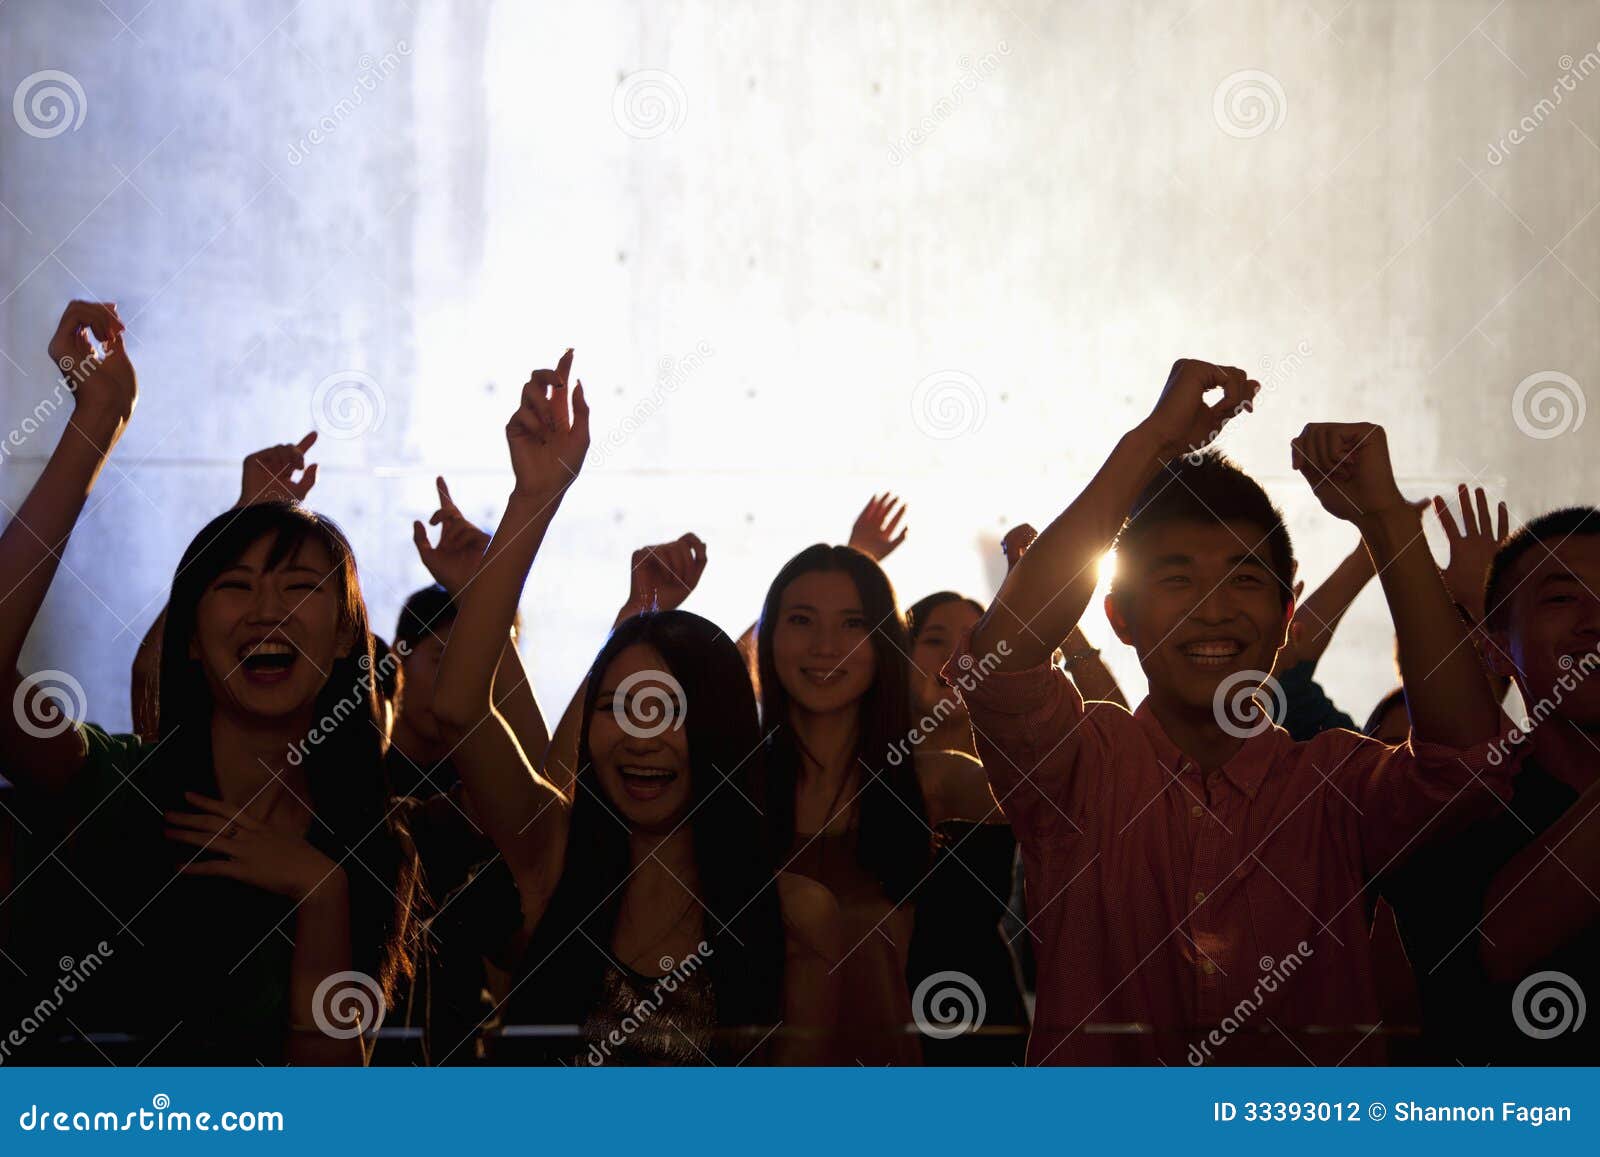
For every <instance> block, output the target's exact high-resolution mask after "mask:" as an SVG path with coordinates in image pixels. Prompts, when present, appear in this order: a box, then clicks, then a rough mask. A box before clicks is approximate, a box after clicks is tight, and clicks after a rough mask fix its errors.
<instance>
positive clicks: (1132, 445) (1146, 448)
mask: <svg viewBox="0 0 1600 1157" xmlns="http://www.w3.org/2000/svg"><path fill="white" fill-rule="evenodd" d="M1118 448H1119V449H1127V450H1129V451H1131V452H1133V453H1135V454H1137V455H1138V456H1139V457H1140V458H1141V459H1146V460H1148V461H1149V463H1150V467H1151V473H1152V474H1153V473H1154V472H1155V471H1156V470H1159V469H1160V468H1161V467H1163V466H1165V465H1166V464H1167V463H1168V462H1170V461H1172V460H1173V459H1174V458H1176V457H1178V456H1179V455H1181V454H1183V453H1184V452H1185V451H1186V450H1187V449H1188V447H1186V446H1182V445H1180V444H1179V443H1178V442H1177V441H1175V440H1174V439H1172V438H1170V437H1168V436H1167V434H1166V433H1164V432H1163V431H1162V430H1160V429H1159V428H1157V427H1156V426H1155V425H1153V424H1152V423H1151V421H1150V419H1149V418H1146V419H1145V420H1144V421H1142V422H1140V423H1139V424H1138V425H1137V426H1135V427H1134V428H1133V429H1131V430H1129V431H1128V432H1127V433H1126V434H1124V435H1123V437H1122V442H1121V443H1120V445H1119V447H1118Z"/></svg>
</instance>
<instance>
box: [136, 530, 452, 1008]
mask: <svg viewBox="0 0 1600 1157" xmlns="http://www.w3.org/2000/svg"><path fill="white" fill-rule="evenodd" d="M263 537H270V538H271V539H272V545H271V547H270V548H269V549H268V552H267V566H268V567H269V568H272V567H276V566H278V565H280V564H281V563H283V562H284V561H285V560H287V559H289V558H291V557H293V555H294V553H295V551H296V550H297V549H298V548H299V547H300V545H301V544H302V543H305V542H313V541H314V542H320V543H321V544H322V545H323V546H324V547H325V548H326V549H327V551H328V556H329V557H330V558H331V559H332V560H333V568H334V569H333V574H332V577H330V578H329V579H328V580H327V581H328V582H330V583H333V584H334V585H335V589H336V593H337V597H338V603H339V626H340V629H341V630H348V631H349V632H350V635H351V638H352V643H351V645H350V649H349V651H348V652H346V653H345V654H343V655H340V656H338V657H337V658H336V659H335V660H334V662H333V666H332V669H331V670H330V671H329V672H328V679H327V682H326V683H324V684H323V687H322V690H321V691H320V692H318V694H317V700H316V706H315V712H316V717H317V718H318V719H319V720H321V719H324V718H331V719H338V720H341V721H342V722H340V723H339V724H338V725H337V726H334V727H332V728H329V729H325V731H324V732H323V739H322V741H321V742H320V743H318V744H317V745H315V746H312V745H309V744H308V745H306V747H305V748H304V751H303V758H304V761H305V770H306V780H307V783H308V784H309V788H310V793H311V799H310V800H309V801H308V802H309V803H310V805H311V809H312V812H313V819H312V823H311V831H310V832H309V833H308V836H307V838H308V839H310V840H312V841H313V842H315V843H318V844H319V846H323V847H324V848H325V849H332V850H333V853H334V858H335V859H339V858H341V857H343V856H345V855H346V854H347V853H348V855H349V857H350V859H351V860H355V861H359V862H358V863H351V864H350V865H349V866H348V868H347V871H346V873H345V874H346V875H347V876H348V877H349V881H350V925H351V927H350V932H351V938H350V942H351V948H352V952H353V961H352V962H353V963H354V965H355V967H356V968H358V969H360V970H361V971H363V972H366V973H368V974H369V975H371V976H372V977H373V978H374V979H376V980H377V981H378V982H379V984H380V985H382V987H383V990H384V995H385V998H386V999H392V997H393V995H394V988H395V984H396V982H397V980H398V979H399V978H400V977H402V976H403V977H406V978H408V979H409V978H411V977H412V976H414V975H415V957H416V948H417V940H418V936H419V934H420V925H419V923H418V922H417V921H416V920H415V919H414V917H415V914H416V911H417V909H418V908H420V906H421V904H422V901H423V896H424V891H423V887H422V882H421V869H420V867H419V865H418V861H417V852H416V848H415V847H414V846H413V844H412V842H411V837H410V834H409V833H408V832H407V831H406V829H405V826H404V824H403V823H402V822H400V821H399V820H398V819H397V818H396V817H395V816H394V815H393V813H392V810H391V807H390V801H389V788H388V782H387V779H386V778H385V774H384V766H383V754H384V752H383V746H384V738H383V731H382V722H383V715H382V711H381V709H380V706H379V703H378V697H377V692H376V689H375V687H376V683H377V682H378V674H377V673H375V672H374V671H373V649H372V635H371V633H370V631H369V630H368V629H367V606H366V601H365V600H364V599H363V598H362V595H361V584H360V581H359V579H358V577H357V574H356V560H355V554H354V553H353V552H352V551H351V549H350V542H349V540H348V539H346V538H345V536H344V533H343V532H342V531H341V530H340V529H339V528H338V526H336V525H335V524H334V523H333V522H332V521H331V520H330V519H328V518H325V517H323V516H322V515H320V514H316V513H313V512H312V511H310V510H307V509H306V508H304V507H302V506H300V505H298V504H289V503H262V504H260V505H256V506H247V507H245V508H244V509H242V510H234V511H229V512H228V513H226V514H222V515H219V516H218V517H217V518H214V519H212V520H211V522H209V523H208V524H207V525H206V526H205V528H204V529H203V530H201V531H200V533H199V534H197V535H196V536H195V538H194V541H193V542H191V543H190V544H189V547H188V549H187V550H185V551H184V552H183V559H182V561H181V562H179V564H178V572H177V574H176V575H175V576H174V577H173V580H172V595H171V598H170V599H169V600H168V602H167V621H166V627H165V629H164V631H163V633H162V640H161V680H160V684H159V687H158V690H157V704H156V708H157V734H158V735H159V737H160V740H161V753H162V759H161V765H162V767H163V768H165V769H167V772H168V773H167V775H166V776H165V782H164V783H163V791H164V792H165V793H167V794H168V797H169V800H171V801H172V802H173V803H175V804H176V805H177V806H179V807H182V806H184V805H183V804H182V793H183V791H185V790H198V791H201V792H205V793H207V794H212V795H214V794H216V790H217V788H216V772H215V768H214V766H213V763H212V758H211V717H212V712H213V709H214V704H213V702H212V696H211V689H210V687H209V686H208V685H207V683H206V677H205V671H204V670H203V668H202V667H201V665H200V663H199V661H198V660H196V659H193V658H191V657H190V655H189V646H190V643H191V641H192V640H193V639H194V634H195V616H196V612H197V609H198V607H199V605H200V598H201V596H202V595H203V594H204V593H205V592H206V590H207V588H209V587H210V586H211V584H212V582H213V581H215V579H216V578H217V576H218V575H219V574H221V573H222V571H223V570H225V569H227V568H228V567H230V566H232V565H233V564H234V563H236V562H238V560H239V558H240V556H242V555H243V554H244V553H245V551H247V550H248V549H249V548H250V545H251V544H252V543H254V542H256V541H257V540H258V539H261V538H263Z"/></svg>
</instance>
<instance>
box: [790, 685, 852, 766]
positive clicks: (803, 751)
mask: <svg viewBox="0 0 1600 1157" xmlns="http://www.w3.org/2000/svg"><path fill="white" fill-rule="evenodd" d="M789 726H791V727H793V728H794V734H795V738H796V739H798V740H799V741H800V742H799V748H800V776H801V778H802V779H805V778H820V779H823V780H826V781H837V780H840V779H843V778H844V777H845V776H847V775H849V774H850V773H851V772H853V771H854V770H855V763H856V761H855V752H856V744H857V743H858V742H859V740H860V736H861V711H860V708H859V707H858V706H857V705H856V704H854V703H852V704H851V705H850V706H848V707H844V708H841V709H840V710H838V711H825V712H821V713H816V712H811V711H807V710H806V709H805V708H803V707H800V706H799V705H797V704H793V703H791V704H790V706H789Z"/></svg>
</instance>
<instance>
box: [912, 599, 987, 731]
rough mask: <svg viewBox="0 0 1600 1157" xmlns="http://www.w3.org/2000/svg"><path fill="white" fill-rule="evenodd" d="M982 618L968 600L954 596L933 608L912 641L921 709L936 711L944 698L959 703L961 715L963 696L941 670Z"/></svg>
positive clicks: (914, 694) (915, 698) (914, 687)
mask: <svg viewBox="0 0 1600 1157" xmlns="http://www.w3.org/2000/svg"><path fill="white" fill-rule="evenodd" d="M980 617H982V616H981V615H980V613H979V611H978V610H977V608H976V607H974V606H973V605H972V604H971V603H969V602H967V600H966V599H951V600H949V601H948V602H944V603H940V604H939V605H938V606H937V607H935V608H934V609H933V610H932V611H930V612H929V613H928V614H927V615H926V616H925V618H924V619H923V621H922V623H921V624H920V625H919V629H918V631H917V638H916V641H915V642H913V643H912V644H911V694H912V699H913V702H914V704H915V706H916V709H917V712H918V713H919V714H920V713H925V712H929V711H932V710H933V709H934V707H935V706H936V705H937V704H938V703H939V701H940V700H946V701H947V702H948V704H950V705H955V706H956V707H957V711H958V713H960V714H965V710H966V709H965V708H964V707H961V706H959V704H960V697H959V696H957V695H956V694H955V693H954V692H953V691H951V690H950V689H949V688H947V687H946V686H945V685H944V684H943V683H941V682H939V672H940V671H941V670H942V669H943V668H944V665H945V664H946V663H948V662H949V661H950V656H951V655H954V654H955V653H956V644H957V643H959V642H960V641H961V636H962V634H963V633H964V632H966V631H969V630H971V629H972V627H973V626H975V625H976V624H977V622H978V619H979V618H980Z"/></svg>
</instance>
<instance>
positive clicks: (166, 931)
mask: <svg viewBox="0 0 1600 1157" xmlns="http://www.w3.org/2000/svg"><path fill="white" fill-rule="evenodd" d="M123 328H124V327H123V324H122V322H121V321H120V319H119V318H118V317H117V312H116V307H115V306H114V305H102V304H91V303H85V302H73V303H72V304H71V305H69V306H68V307H67V310H66V312H65V313H64V314H63V315H62V318H61V323H60V326H59V327H58V329H57V331H56V335H55V337H54V338H53V339H52V341H51V343H50V354H51V357H52V359H53V360H54V361H55V362H56V363H57V364H58V365H60V366H62V367H63V368H64V369H70V370H71V381H72V382H73V390H74V410H73V413H72V416H71V419H70V421H69V422H68V425H67V429H66V431H65V432H64V434H63V435H62V439H61V442H60V444H59V445H57V447H56V448H55V451H54V452H53V453H52V454H51V456H50V459H49V461H48V462H47V463H46V465H45V467H44V470H43V472H42V474H41V475H40V477H39V479H38V480H37V482H36V483H35V484H34V486H33V489H32V490H31V491H30V493H29V494H28V497H27V499H26V500H25V501H24V502H23V504H22V507H21V508H20V510H18V512H17V514H16V517H15V518H13V519H12V521H11V523H10V525H8V526H7V528H6V530H5V532H4V535H3V536H0V591H5V592H7V593H6V594H5V595H4V598H3V602H0V682H3V683H4V686H0V694H3V695H4V697H5V699H6V701H7V702H9V703H14V704H17V705H18V710H16V711H7V712H3V713H0V752H4V755H3V765H0V772H3V774H4V775H5V776H6V777H7V778H9V779H11V780H13V781H14V782H15V783H17V784H18V785H19V786H20V787H21V788H23V789H24V790H26V791H27V792H28V793H29V795H30V797H31V799H32V801H33V802H34V803H35V804H46V803H48V804H53V805H54V807H55V808H57V809H61V810H62V811H64V812H65V814H66V817H67V823H68V826H70V827H71V828H72V838H71V845H70V849H69V851H68V853H67V856H66V859H67V871H68V873H69V874H70V876H71V877H72V879H73V880H75V881H76V882H77V884H80V885H82V890H81V891H77V892H76V897H75V898H76V900H78V901H79V902H81V904H82V909H83V914H82V919H81V920H80V921H79V922H78V924H77V926H76V927H74V928H73V935H74V936H75V937H76V938H77V939H78V940H79V943H78V944H77V951H78V953H81V951H82V947H83V944H84V943H97V942H101V941H103V942H104V943H103V946H102V950H101V952H100V955H101V956H102V957H103V958H109V959H105V960H104V966H103V967H102V968H101V969H100V971H99V972H97V974H96V977H95V982H94V984H92V985H86V986H84V989H83V991H82V999H81V1000H80V1001H79V1002H78V1006H77V1007H76V1008H75V1009H74V1014H73V1015H74V1023H76V1024H81V1025H84V1026H85V1028H86V1029H90V1030H92V1029H95V1028H99V1029H115V1030H119V1031H123V1032H131V1033H132V1034H134V1036H135V1037H136V1038H138V1040H139V1041H140V1042H142V1043H140V1044H139V1045H138V1046H137V1051H138V1053H141V1054H143V1057H144V1060H145V1061H146V1062H148V1063H156V1064H172V1063H196V1062H201V1061H209V1062H212V1063H218V1062H221V1063H236V1064H249V1063H254V1062H257V1061H259V1062H262V1063H267V1064H273V1063H283V1062H285V1061H288V1062H292V1063H296V1064H308V1063H309V1064H316V1063H335V1064H337V1063H354V1064H359V1063H361V1062H362V1060H363V1059H364V1054H363V1048H362V1041H361V1039H360V1037H359V1029H361V1028H370V1027H371V1026H372V1025H373V1023H374V1022H375V1021H376V1020H377V1018H378V1016H379V1014H380V1012H381V1008H380V1002H381V1001H382V1000H383V999H384V998H385V997H386V995H387V994H388V993H389V992H390V991H391V990H392V988H393V986H394V984H395V982H396V980H397V979H398V978H399V977H401V976H405V975H408V974H409V973H410V972H411V969H412V963H411V962H412V959H413V955H414V951H415V944H414V942H415V929H416V927H417V925H416V923H415V921H414V918H413V914H414V910H415V908H416V905H417V903H418V896H419V894H420V891H421V888H420V883H419V871H418V862H417V854H416V851H415V849H414V846H413V844H412V841H411V839H410V836H409V834H408V832H407V831H406V829H405V828H404V826H403V825H401V824H400V823H398V822H397V821H396V820H395V819H394V818H392V817H391V813H390V808H389V800H388V795H387V791H386V789H385V787H384V779H383V773H382V763H381V757H382V736H381V733H380V731H379V729H378V727H377V726H376V724H377V722H378V719H379V715H378V707H377V701H376V696H375V694H374V690H373V683H374V680H373V675H372V671H371V665H372V644H371V638H370V635H369V634H368V631H367V620H366V609H365V606H364V604H363V601H362V597H361V591H360V587H359V584H358V582H357V578H356V568H355V560H354V558H353V557H352V555H351V552H350V546H349V543H348V542H347V541H346V540H345V538H344V536H343V535H342V534H341V533H340V532H339V531H338V529H337V528H336V527H334V526H333V524H332V523H330V522H328V521H327V520H325V519H323V518H321V517H319V516H318V515H315V514H312V513H310V512H309V511H306V510H304V509H302V508H299V507H297V506H291V505H288V504H271V505H258V506H251V507H248V508H246V509H244V510H241V511H233V512H230V513H229V514H226V515H223V516H222V517H220V518H218V519H216V520H214V521H213V522H212V523H211V524H210V525H209V526H207V527H206V528H205V529H204V530H203V531H201V533H200V534H199V536H198V537H196V539H195V540H194V542H193V543H191V544H190V546H189V548H188V550H186V551H185V552H184V555H183V560H182V562H181V564H180V565H179V567H178V571H177V574H176V575H175V577H174V579H173V584H172V592H171V598H170V601H169V605H168V613H167V618H166V623H165V627H164V634H163V646H162V662H161V668H160V673H159V685H158V694H157V699H158V702H157V705H156V719H155V731H156V738H155V739H154V741H152V742H148V743H147V742H145V741H143V740H141V739H139V738H138V737H137V736H131V735H110V734H108V733H106V732H105V731H103V730H102V729H100V728H98V727H95V726H93V725H89V724H69V723H68V722H67V721H65V720H62V719H61V718H60V717H59V716H56V717H54V718H52V717H51V716H50V715H49V713H48V708H46V709H45V710H43V711H41V706H42V703H43V699H42V694H43V690H44V688H43V684H42V683H41V682H40V680H42V679H43V678H45V677H46V676H57V675H59V674H60V673H59V672H44V673H42V674H41V675H40V676H38V677H35V678H32V679H28V680H24V679H23V678H22V676H21V674H20V672H19V671H18V660H19V656H20V653H21V650H22V644H23V641H24V639H25V638H26V637H27V634H28V632H29V630H30V628H31V626H32V624H33V622H34V619H35V617H36V616H37V614H38V611H39V607H40V604H41V603H42V602H43V601H44V597H45V594H46V593H47V591H48V590H49V587H50V583H51V580H52V578H53V576H54V574H55V570H56V567H57V565H58V562H59V559H60V554H61V551H62V550H63V549H64V548H65V546H66V543H67V539H68V538H69V536H70V535H71V533H72V531H73V528H74V526H75V525H76V523H77V521H78V518H79V515H80V513H81V511H82V509H83V505H84V502H85V500H86V499H87V497H88V494H89V492H90V490H91V488H92V487H93V485H94V482H95V478H96V477H97V476H98V474H99V473H100V470H101V468H102V467H103V466H104V465H105V462H106V460H107V458H108V456H109V455H110V452H111V449H112V447H113V446H114V445H115V443H116V442H117V440H118V439H119V438H120V436H121V434H122V433H123V431H124V429H125V428H126V426H127V423H128V420H129V418H130V416H131V415H132V413H133V409H134V402H135V399H136V396H137V387H136V382H135V375H134V370H133V366H132V364H131V363H130V362H129V360H128V356H127V353H126V350H125V349H124V348H123V343H122V336H123ZM91 335H92V336H93V338H95V339H98V341H99V342H101V343H103V348H100V349H97V348H95V346H94V345H93V344H92V343H91V340H90V336H91ZM326 718H337V719H340V720H344V722H342V723H340V724H339V725H338V726H336V727H334V728H332V729H331V730H327V731H326V734H325V735H324V734H323V732H320V731H316V730H314V729H316V728H317V727H318V726H319V723H322V722H323V721H324V720H325V719H326ZM313 735H316V736H318V737H319V738H317V739H316V740H313V739H312V738H311V737H312V736H313ZM90 897H92V901H91V900H90V899H89V898H90ZM68 947H69V945H67V944H65V943H63V944H62V948H63V949H65V948H68ZM75 954H77V953H75ZM51 955H52V956H53V955H54V953H53V952H52V954H51ZM356 973H359V974H360V976H354V975H353V974H356ZM351 983H355V984H357V985H359V990H358V991H354V992H351V991H346V990H345V986H347V985H348V984H351ZM330 994H337V995H340V996H343V997H350V996H352V995H354V997H355V1002H354V1004H346V1003H344V1002H342V1001H336V1002H335V1003H336V1004H337V1005H338V1006H339V1007H342V1008H343V1009H344V1010H345V1012H348V1010H349V1009H350V1008H353V1007H355V1005H361V1006H362V1007H363V1009H364V1016H362V1017H361V1021H360V1023H358V1024H349V1023H347V1022H344V1021H342V1020H341V1019H340V1018H341V1016H342V1014H341V1013H340V1012H339V1011H338V1009H337V1008H334V1006H332V1005H330V1004H329V1002H328V999H327V998H328V997H329V996H330ZM330 1010H331V1011H330ZM330 1016H331V1017H332V1019H330ZM351 1030H356V1031H351Z"/></svg>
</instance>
